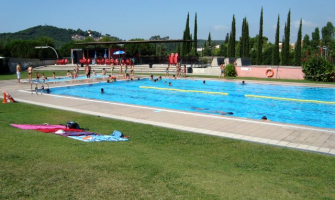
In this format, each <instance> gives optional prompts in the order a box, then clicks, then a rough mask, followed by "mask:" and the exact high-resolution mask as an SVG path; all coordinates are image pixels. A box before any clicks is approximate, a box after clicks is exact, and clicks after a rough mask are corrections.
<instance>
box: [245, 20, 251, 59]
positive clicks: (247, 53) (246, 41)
mask: <svg viewBox="0 0 335 200" xmlns="http://www.w3.org/2000/svg"><path fill="white" fill-rule="evenodd" d="M245 25H246V33H245V35H246V38H245V57H247V58H249V57H250V42H249V39H250V36H249V23H248V21H247V19H246V24H245Z"/></svg>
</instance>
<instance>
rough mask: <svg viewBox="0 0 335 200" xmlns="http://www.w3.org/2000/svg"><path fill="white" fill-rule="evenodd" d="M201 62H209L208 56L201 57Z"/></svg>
mask: <svg viewBox="0 0 335 200" xmlns="http://www.w3.org/2000/svg"><path fill="white" fill-rule="evenodd" d="M200 62H201V63H206V64H208V62H209V60H208V59H207V58H200Z"/></svg>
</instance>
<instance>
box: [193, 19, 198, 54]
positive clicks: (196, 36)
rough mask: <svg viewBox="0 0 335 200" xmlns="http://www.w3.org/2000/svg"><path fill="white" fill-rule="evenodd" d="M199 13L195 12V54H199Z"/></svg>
mask: <svg viewBox="0 0 335 200" xmlns="http://www.w3.org/2000/svg"><path fill="white" fill-rule="evenodd" d="M197 18H198V17H197V13H195V18H194V33H193V37H194V39H193V40H194V43H193V44H194V46H193V48H194V52H195V55H197V54H198V53H197V48H198V22H197Z"/></svg>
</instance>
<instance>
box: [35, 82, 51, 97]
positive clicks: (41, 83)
mask: <svg viewBox="0 0 335 200" xmlns="http://www.w3.org/2000/svg"><path fill="white" fill-rule="evenodd" d="M34 83H35V88H34V90H33V84H34ZM39 84H40V85H41V88H40V89H41V94H43V93H44V91H45V90H46V91H47V93H49V92H50V89H49V83H43V82H41V81H39V80H35V81H32V82H31V84H30V89H31V94H34V91H35V93H36V94H37V95H38V89H39V87H38V85H39ZM44 85H47V86H48V88H46V89H45V86H44Z"/></svg>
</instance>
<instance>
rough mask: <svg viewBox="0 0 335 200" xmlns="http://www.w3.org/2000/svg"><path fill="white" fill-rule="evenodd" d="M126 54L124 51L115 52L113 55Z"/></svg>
mask: <svg viewBox="0 0 335 200" xmlns="http://www.w3.org/2000/svg"><path fill="white" fill-rule="evenodd" d="M125 53H126V52H124V51H115V52H114V53H113V54H114V55H121V54H125Z"/></svg>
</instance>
